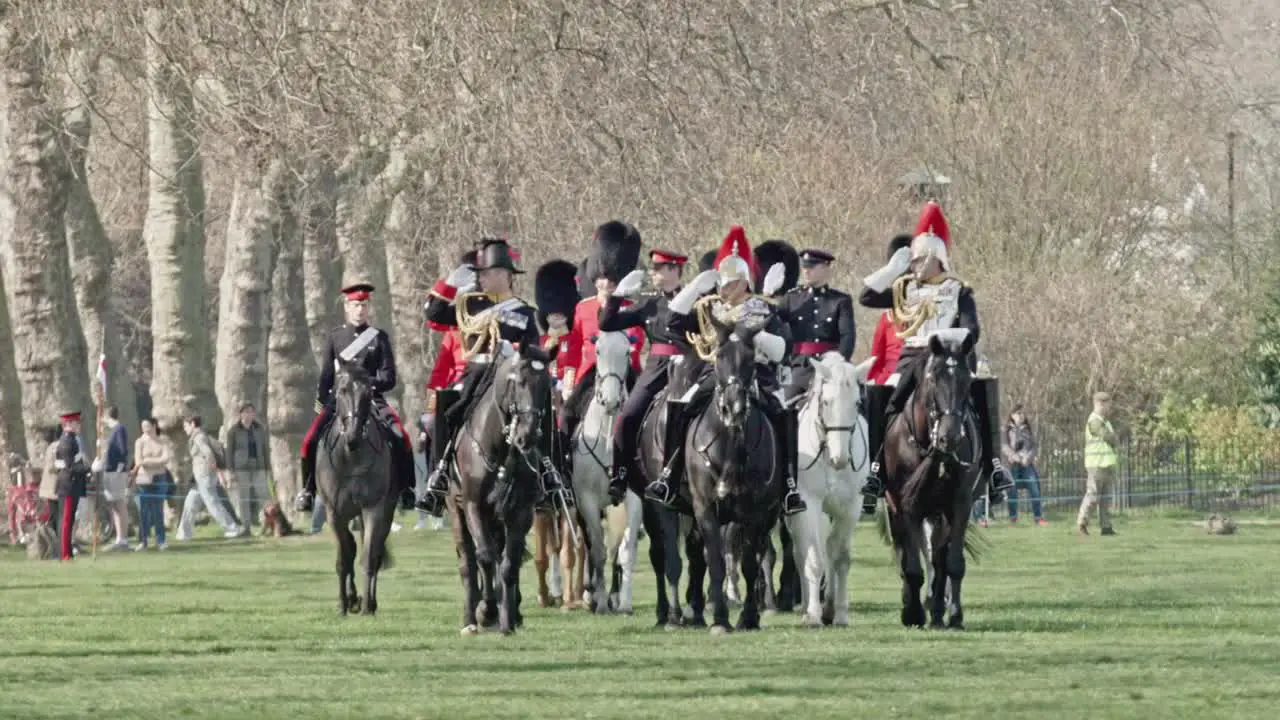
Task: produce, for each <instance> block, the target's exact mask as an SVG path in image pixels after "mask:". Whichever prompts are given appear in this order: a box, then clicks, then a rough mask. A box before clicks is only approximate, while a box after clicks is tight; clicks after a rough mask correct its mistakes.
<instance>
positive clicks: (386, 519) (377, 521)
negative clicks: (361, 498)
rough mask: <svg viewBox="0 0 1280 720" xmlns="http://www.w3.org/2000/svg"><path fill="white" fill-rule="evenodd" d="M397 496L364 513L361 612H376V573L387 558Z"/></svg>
mask: <svg viewBox="0 0 1280 720" xmlns="http://www.w3.org/2000/svg"><path fill="white" fill-rule="evenodd" d="M398 501H399V499H398V498H396V499H393V500H388V501H386V502H385V503H384V505H383V507H381V508H377V509H375V510H373V511H366V512H365V513H364V527H365V530H364V607H363V608H362V609H361V612H362V613H363V614H365V615H374V614H376V613H377V612H378V573H379V572H380V571H381V570H382V566H383V564H384V563H385V562H386V559H387V536H388V535H390V534H391V523H392V521H393V520H394V519H395V514H396V503H397V502H398Z"/></svg>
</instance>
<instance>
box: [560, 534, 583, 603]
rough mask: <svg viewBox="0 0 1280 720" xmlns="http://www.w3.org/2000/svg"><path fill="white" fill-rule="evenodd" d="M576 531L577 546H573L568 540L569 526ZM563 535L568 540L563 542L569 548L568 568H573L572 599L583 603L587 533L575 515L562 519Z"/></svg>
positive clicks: (570, 538) (569, 538) (569, 537)
mask: <svg viewBox="0 0 1280 720" xmlns="http://www.w3.org/2000/svg"><path fill="white" fill-rule="evenodd" d="M570 525H573V527H574V528H575V529H576V530H577V533H578V544H577V545H574V544H573V543H572V542H569V540H572V536H570V535H569V526H570ZM564 535H565V536H566V537H567V538H568V539H567V540H566V541H565V542H566V543H567V544H568V545H569V546H570V547H571V551H570V554H569V555H568V557H569V567H571V568H573V597H574V598H575V599H576V600H577V601H578V602H579V603H581V602H584V601H585V599H586V595H587V578H586V574H587V533H586V530H585V528H583V526H582V520H581V518H579V517H577V516H576V515H572V516H569V517H566V518H565V519H564Z"/></svg>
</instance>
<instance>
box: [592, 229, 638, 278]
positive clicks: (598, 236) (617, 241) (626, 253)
mask: <svg viewBox="0 0 1280 720" xmlns="http://www.w3.org/2000/svg"><path fill="white" fill-rule="evenodd" d="M641 244H642V242H641V240H640V231H639V230H637V229H636V228H635V226H634V225H630V224H628V223H624V222H622V221H620V220H610V221H609V222H607V223H605V224H603V225H601V226H600V227H598V228H596V232H595V238H594V243H593V247H592V257H593V259H594V260H595V263H594V267H593V268H592V269H593V270H594V272H593V273H592V274H591V275H590V276H589V277H590V279H591V281H592V282H593V283H594V282H595V279H596V278H597V277H601V276H603V277H606V278H609V279H610V280H612V281H613V282H618V281H619V280H621V279H622V278H624V277H626V276H627V273H629V272H631V271H632V270H635V269H636V268H637V267H638V266H639V265H640V245H641Z"/></svg>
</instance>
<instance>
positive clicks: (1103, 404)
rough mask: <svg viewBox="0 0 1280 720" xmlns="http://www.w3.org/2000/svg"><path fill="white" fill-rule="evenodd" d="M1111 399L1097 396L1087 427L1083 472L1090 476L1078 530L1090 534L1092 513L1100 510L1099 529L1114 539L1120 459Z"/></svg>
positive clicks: (1081, 506)
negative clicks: (1114, 494) (1115, 488)
mask: <svg viewBox="0 0 1280 720" xmlns="http://www.w3.org/2000/svg"><path fill="white" fill-rule="evenodd" d="M1110 416H1111V395H1109V394H1108V393H1104V392H1099V393H1094V395H1093V412H1092V413H1090V414H1089V419H1088V420H1087V421H1086V422H1085V426H1084V469H1085V474H1086V475H1087V476H1088V480H1087V484H1086V486H1085V492H1084V500H1082V501H1081V502H1080V514H1079V515H1077V516H1076V529H1077V530H1078V531H1079V532H1080V534H1081V535H1088V534H1089V511H1091V510H1093V506H1094V505H1097V506H1098V525H1099V526H1100V527H1101V528H1102V534H1103V535H1115V534H1116V531H1115V530H1114V529H1113V528H1112V527H1111V508H1110V504H1111V487H1112V482H1113V481H1114V480H1115V476H1116V466H1117V465H1119V464H1120V463H1119V458H1118V457H1117V456H1116V432H1115V429H1114V428H1113V427H1111V420H1110V419H1109V418H1110Z"/></svg>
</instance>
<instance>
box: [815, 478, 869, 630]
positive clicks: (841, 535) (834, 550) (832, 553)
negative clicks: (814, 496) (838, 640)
mask: <svg viewBox="0 0 1280 720" xmlns="http://www.w3.org/2000/svg"><path fill="white" fill-rule="evenodd" d="M861 513H862V503H861V502H859V499H858V498H857V496H854V497H853V498H851V499H850V500H849V502H846V503H844V504H843V505H842V506H841V509H840V510H839V515H838V516H836V517H835V518H832V522H831V529H830V531H829V534H828V535H827V562H826V566H827V576H826V577H827V593H826V597H824V598H823V608H822V622H823V623H826V624H828V625H838V626H841V627H843V626H846V625H848V624H849V567H850V566H851V565H852V564H853V533H854V529H855V528H856V527H857V525H858V516H859V515H860V514H861Z"/></svg>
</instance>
